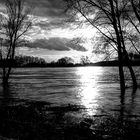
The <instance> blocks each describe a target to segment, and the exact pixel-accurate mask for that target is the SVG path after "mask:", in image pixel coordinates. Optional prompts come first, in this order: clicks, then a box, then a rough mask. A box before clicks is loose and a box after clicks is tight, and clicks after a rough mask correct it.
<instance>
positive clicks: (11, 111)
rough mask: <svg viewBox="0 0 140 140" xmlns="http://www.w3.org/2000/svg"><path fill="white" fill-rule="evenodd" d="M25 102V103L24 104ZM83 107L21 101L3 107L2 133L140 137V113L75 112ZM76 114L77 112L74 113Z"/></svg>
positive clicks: (38, 137) (85, 139)
mask: <svg viewBox="0 0 140 140" xmlns="http://www.w3.org/2000/svg"><path fill="white" fill-rule="evenodd" d="M21 102H22V104H21ZM82 110H84V108H82V107H81V106H76V105H75V106H74V105H70V104H69V105H67V106H58V107H57V106H51V104H49V103H46V102H37V101H32V102H30V101H24V100H23V101H20V104H19V103H18V101H17V103H15V105H12V106H5V105H1V107H0V114H1V115H0V135H1V136H3V137H6V138H11V139H15V140H29V139H31V140H90V139H95V140H128V139H135V140H137V139H139V138H140V116H137V115H133V116H125V114H123V110H122V112H121V113H122V114H120V115H117V114H114V115H110V114H109V113H107V112H103V113H102V115H95V116H92V117H91V116H89V117H88V116H83V117H81V118H77V116H76V115H74V114H75V113H77V112H80V111H82ZM70 114H73V115H70Z"/></svg>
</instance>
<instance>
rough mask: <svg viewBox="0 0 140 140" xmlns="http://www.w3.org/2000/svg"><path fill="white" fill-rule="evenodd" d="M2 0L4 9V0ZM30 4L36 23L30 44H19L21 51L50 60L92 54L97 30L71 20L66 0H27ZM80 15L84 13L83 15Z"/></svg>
mask: <svg viewBox="0 0 140 140" xmlns="http://www.w3.org/2000/svg"><path fill="white" fill-rule="evenodd" d="M3 1H4V0H0V4H1V5H0V12H1V11H2V10H3V4H2V2H3ZM26 2H27V3H26V4H27V6H31V7H32V8H33V11H32V19H33V26H32V28H31V29H30V31H29V34H28V35H27V40H28V41H29V44H28V45H27V46H26V47H21V48H18V50H17V53H18V54H23V55H32V56H37V57H42V58H44V59H45V60H46V61H47V62H50V61H56V60H57V59H59V58H62V57H65V56H68V57H71V58H73V59H74V60H75V61H78V60H79V59H80V57H81V56H89V58H90V59H91V61H96V56H95V55H93V54H92V48H93V42H92V38H93V37H94V36H95V35H96V30H95V29H94V28H93V27H91V26H89V25H85V24H79V22H68V21H69V19H71V20H72V16H71V15H70V14H68V13H66V12H65V9H66V3H64V2H63V0H26ZM79 19H80V17H79Z"/></svg>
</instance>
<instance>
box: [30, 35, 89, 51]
mask: <svg viewBox="0 0 140 140" xmlns="http://www.w3.org/2000/svg"><path fill="white" fill-rule="evenodd" d="M28 47H30V48H42V49H48V50H58V51H70V50H77V51H82V52H84V51H87V50H86V49H85V48H84V47H83V46H81V45H80V44H75V43H73V42H71V40H68V39H65V38H49V39H37V40H35V41H34V42H31V43H29V45H28Z"/></svg>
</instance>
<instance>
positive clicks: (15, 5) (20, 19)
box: [0, 0, 32, 85]
mask: <svg viewBox="0 0 140 140" xmlns="http://www.w3.org/2000/svg"><path fill="white" fill-rule="evenodd" d="M4 6H5V13H4V14H3V15H1V23H0V25H1V28H0V34H1V36H2V39H1V42H2V43H1V46H0V47H1V48H0V52H1V59H2V82H3V84H4V85H6V84H8V81H9V77H10V74H11V70H12V65H11V63H12V62H13V61H14V57H15V50H16V48H17V47H19V46H21V44H23V42H24V41H23V38H24V36H25V34H26V33H27V32H28V30H29V28H30V27H31V25H32V22H31V19H30V17H29V14H30V13H31V10H30V9H31V8H27V7H26V5H25V1H24V0H5V4H4Z"/></svg>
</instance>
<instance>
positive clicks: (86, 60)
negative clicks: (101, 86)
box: [80, 56, 90, 65]
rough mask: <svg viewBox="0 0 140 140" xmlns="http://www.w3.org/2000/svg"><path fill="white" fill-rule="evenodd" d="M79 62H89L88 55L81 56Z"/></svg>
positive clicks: (84, 63) (83, 63)
mask: <svg viewBox="0 0 140 140" xmlns="http://www.w3.org/2000/svg"><path fill="white" fill-rule="evenodd" d="M80 63H81V64H82V65H86V64H89V63H90V60H89V57H88V56H81V59H80Z"/></svg>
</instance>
